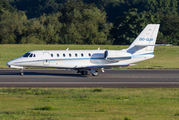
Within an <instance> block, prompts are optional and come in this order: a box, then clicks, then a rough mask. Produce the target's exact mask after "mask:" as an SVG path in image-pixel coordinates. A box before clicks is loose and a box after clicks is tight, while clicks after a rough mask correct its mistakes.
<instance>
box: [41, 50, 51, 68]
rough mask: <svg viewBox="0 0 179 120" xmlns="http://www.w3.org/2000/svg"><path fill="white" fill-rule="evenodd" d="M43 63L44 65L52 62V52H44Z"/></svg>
mask: <svg viewBox="0 0 179 120" xmlns="http://www.w3.org/2000/svg"><path fill="white" fill-rule="evenodd" d="M43 64H44V66H46V65H49V64H50V54H49V53H48V52H44V53H43Z"/></svg>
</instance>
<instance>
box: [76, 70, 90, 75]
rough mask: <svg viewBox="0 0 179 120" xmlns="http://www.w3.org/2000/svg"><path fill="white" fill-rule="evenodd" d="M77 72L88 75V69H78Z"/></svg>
mask: <svg viewBox="0 0 179 120" xmlns="http://www.w3.org/2000/svg"><path fill="white" fill-rule="evenodd" d="M77 73H81V75H88V71H80V70H78V71H77Z"/></svg>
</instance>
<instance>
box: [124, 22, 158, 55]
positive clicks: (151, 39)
mask: <svg viewBox="0 0 179 120" xmlns="http://www.w3.org/2000/svg"><path fill="white" fill-rule="evenodd" d="M159 26H160V24H148V25H147V26H146V27H145V28H144V29H143V31H142V32H141V33H140V34H139V36H138V37H137V38H136V39H135V40H134V42H133V43H132V44H131V45H130V46H129V48H128V49H127V52H129V53H131V54H143V53H150V52H153V51H154V46H155V43H156V39H157V35H158V30H159Z"/></svg>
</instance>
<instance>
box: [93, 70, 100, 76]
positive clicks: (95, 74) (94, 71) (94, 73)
mask: <svg viewBox="0 0 179 120" xmlns="http://www.w3.org/2000/svg"><path fill="white" fill-rule="evenodd" d="M91 74H92V75H93V76H98V75H99V73H98V71H97V70H91Z"/></svg>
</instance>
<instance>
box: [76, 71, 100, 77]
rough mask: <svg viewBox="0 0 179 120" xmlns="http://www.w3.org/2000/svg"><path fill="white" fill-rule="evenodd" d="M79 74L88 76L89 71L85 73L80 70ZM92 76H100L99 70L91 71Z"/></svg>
mask: <svg viewBox="0 0 179 120" xmlns="http://www.w3.org/2000/svg"><path fill="white" fill-rule="evenodd" d="M77 73H81V75H88V71H87V70H83V71H80V70H78V71H77ZM91 74H92V75H93V76H98V75H99V73H98V71H97V70H91Z"/></svg>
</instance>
